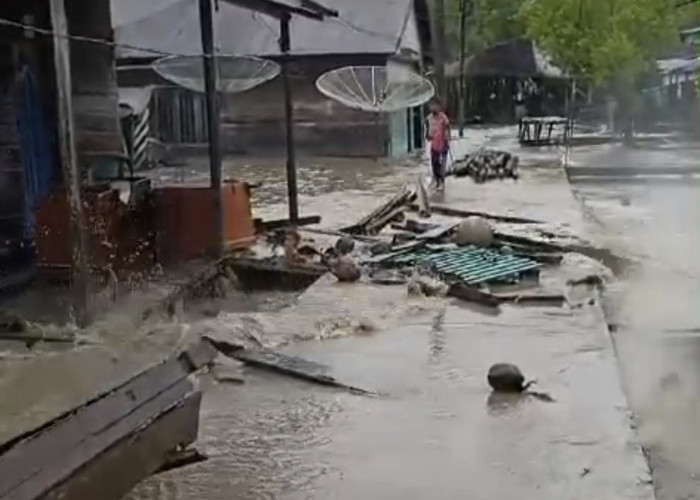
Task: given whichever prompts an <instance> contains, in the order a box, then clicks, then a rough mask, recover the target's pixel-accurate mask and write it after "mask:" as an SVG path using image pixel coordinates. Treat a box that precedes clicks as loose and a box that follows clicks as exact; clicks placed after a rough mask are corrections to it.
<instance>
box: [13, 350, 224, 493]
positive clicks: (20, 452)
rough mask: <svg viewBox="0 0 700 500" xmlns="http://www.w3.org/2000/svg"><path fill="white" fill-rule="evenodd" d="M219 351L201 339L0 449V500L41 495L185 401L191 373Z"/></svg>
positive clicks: (208, 361)
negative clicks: (178, 353) (188, 377)
mask: <svg viewBox="0 0 700 500" xmlns="http://www.w3.org/2000/svg"><path fill="white" fill-rule="evenodd" d="M215 355H216V351H215V350H214V349H213V348H212V346H211V345H209V344H208V343H207V342H203V341H201V342H199V343H197V344H195V345H193V346H191V347H190V348H189V349H188V350H187V351H185V352H184V353H182V354H181V355H179V356H177V357H172V358H170V359H168V360H166V361H164V362H162V363H160V364H158V365H156V366H154V367H151V368H149V369H148V370H145V371H144V372H142V373H140V374H138V375H136V376H135V377H133V378H132V379H130V380H129V381H127V382H125V383H124V384H122V385H120V386H118V387H116V388H114V389H112V390H110V391H108V392H106V393H104V394H102V395H100V396H98V397H96V398H94V399H93V400H91V401H88V402H87V403H85V404H83V405H81V406H80V407H78V408H74V409H72V410H70V411H68V412H66V413H64V414H63V415H61V416H59V417H57V418H56V419H54V420H52V421H50V422H48V423H47V424H45V425H43V426H41V427H40V428H39V429H36V430H34V431H31V432H28V433H25V434H23V435H21V436H18V437H17V438H15V439H13V440H11V441H10V442H8V443H5V444H4V445H3V446H2V447H0V453H1V454H0V499H2V500H15V499H17V500H21V499H34V498H38V497H37V495H39V494H43V493H42V492H46V491H50V490H51V488H53V487H54V486H56V485H57V484H59V483H62V482H64V481H67V480H69V479H70V478H71V477H73V475H74V474H75V473H77V471H79V470H80V469H81V467H84V466H85V465H86V464H87V463H88V462H89V461H90V460H92V458H94V457H95V456H97V455H99V454H101V453H102V452H104V450H105V449H107V448H108V447H109V446H112V445H114V443H115V442H117V441H119V440H120V439H122V438H124V437H126V436H127V435H128V434H129V433H132V432H134V431H136V430H138V429H139V428H140V427H139V426H142V425H147V424H148V423H149V422H150V421H152V420H153V419H154V418H156V417H158V415H159V414H162V413H164V412H166V411H168V410H169V409H170V408H172V407H173V406H174V405H176V404H179V402H181V401H183V400H184V399H186V397H187V395H188V394H189V393H190V392H191V391H192V386H191V383H190V382H189V381H188V380H187V376H188V374H189V373H191V372H192V371H194V370H197V369H199V368H201V367H202V366H204V365H206V364H208V363H210V362H211V361H212V360H213V359H214V357H215ZM120 432H122V433H123V434H119V433H120ZM81 460H82V462H81ZM114 472H115V471H112V473H114ZM143 477H145V476H142V478H143ZM30 485H33V486H31V487H30ZM32 495H34V496H32ZM71 498H72V497H71Z"/></svg>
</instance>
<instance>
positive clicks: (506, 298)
mask: <svg viewBox="0 0 700 500" xmlns="http://www.w3.org/2000/svg"><path fill="white" fill-rule="evenodd" d="M494 296H495V297H496V298H497V299H499V300H500V301H501V302H512V303H514V304H543V305H556V306H561V305H563V304H565V303H566V297H565V296H564V295H562V294H560V293H549V294H545V293H498V294H494Z"/></svg>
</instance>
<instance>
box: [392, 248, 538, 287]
mask: <svg viewBox="0 0 700 500" xmlns="http://www.w3.org/2000/svg"><path fill="white" fill-rule="evenodd" d="M387 262H390V263H393V264H401V265H406V264H424V263H425V264H430V265H432V266H434V267H435V270H436V271H437V272H439V273H441V274H444V275H447V276H451V277H454V278H458V279H460V280H462V281H464V282H465V283H467V284H469V285H478V284H481V283H486V282H491V281H503V280H510V279H515V278H518V277H519V276H521V275H522V274H523V273H527V272H536V271H537V270H538V269H539V268H540V267H541V264H540V263H539V262H536V261H534V260H531V259H527V258H524V257H516V256H514V255H511V254H507V253H504V252H499V251H496V250H490V249H487V248H478V247H474V246H467V247H460V248H454V249H441V250H430V249H425V248H424V249H420V250H415V251H412V252H407V253H403V254H401V255H397V256H394V257H392V258H390V259H387Z"/></svg>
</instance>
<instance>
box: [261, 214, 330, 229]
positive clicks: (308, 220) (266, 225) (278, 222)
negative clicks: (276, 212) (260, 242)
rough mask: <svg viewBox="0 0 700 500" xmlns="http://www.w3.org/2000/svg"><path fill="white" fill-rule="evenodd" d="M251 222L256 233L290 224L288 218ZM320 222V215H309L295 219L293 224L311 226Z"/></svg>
mask: <svg viewBox="0 0 700 500" xmlns="http://www.w3.org/2000/svg"><path fill="white" fill-rule="evenodd" d="M253 222H254V223H255V230H256V231H257V232H258V233H265V232H268V231H275V230H277V229H283V228H287V227H291V226H292V224H291V223H290V221H289V219H274V220H268V221H264V220H262V219H255V220H254V221H253ZM320 222H321V216H320V215H309V216H307V217H299V218H298V219H297V221H296V223H295V224H294V226H295V227H301V226H311V225H313V224H318V223H320Z"/></svg>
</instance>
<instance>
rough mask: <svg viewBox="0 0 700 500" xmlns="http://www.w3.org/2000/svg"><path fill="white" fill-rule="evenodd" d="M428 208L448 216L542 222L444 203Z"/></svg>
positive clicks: (520, 222) (516, 222)
mask: <svg viewBox="0 0 700 500" xmlns="http://www.w3.org/2000/svg"><path fill="white" fill-rule="evenodd" d="M408 208H409V209H410V210H412V211H414V212H417V211H419V210H420V207H419V206H418V205H417V204H415V203H412V204H411V205H409V206H408ZM430 210H431V212H432V213H434V214H439V215H446V216H448V217H465V218H466V217H474V216H476V217H483V218H484V219H490V220H495V221H498V222H507V223H511V224H543V222H542V221H538V220H535V219H527V218H523V217H516V216H510V215H494V214H490V213H487V212H477V211H474V210H460V209H458V208H452V207H447V206H445V205H431V206H430Z"/></svg>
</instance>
